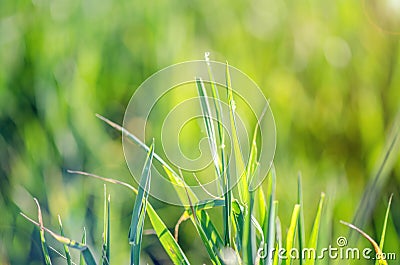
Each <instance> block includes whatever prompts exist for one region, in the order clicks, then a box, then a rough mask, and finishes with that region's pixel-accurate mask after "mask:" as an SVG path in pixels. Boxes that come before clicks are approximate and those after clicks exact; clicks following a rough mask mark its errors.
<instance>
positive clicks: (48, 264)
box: [33, 198, 51, 265]
mask: <svg viewBox="0 0 400 265" xmlns="http://www.w3.org/2000/svg"><path fill="white" fill-rule="evenodd" d="M33 200H34V201H35V203H36V205H37V208H38V220H39V223H38V227H39V229H40V243H41V246H42V253H43V256H44V261H45V263H46V265H51V259H50V256H49V250H48V247H47V243H46V238H45V236H44V227H43V217H42V210H41V209H40V204H39V201H38V200H37V199H36V198H33Z"/></svg>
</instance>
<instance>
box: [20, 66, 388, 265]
mask: <svg viewBox="0 0 400 265" xmlns="http://www.w3.org/2000/svg"><path fill="white" fill-rule="evenodd" d="M209 75H210V80H211V81H212V80H213V76H212V69H211V67H209ZM196 85H197V89H198V93H199V96H200V97H199V100H200V104H201V108H202V111H203V116H204V123H205V125H206V129H207V130H206V131H207V135H208V139H209V144H210V149H211V151H212V153H213V157H214V161H213V162H214V167H215V174H216V177H217V178H218V179H219V180H220V182H221V183H220V185H221V187H222V188H223V196H222V197H221V198H216V199H213V200H210V201H208V202H206V203H201V204H200V203H195V204H193V203H192V201H197V200H194V199H196V195H195V193H194V192H193V191H192V190H191V188H190V187H189V186H187V185H186V184H185V182H184V181H183V180H182V177H181V176H180V174H179V173H178V172H176V171H174V170H173V168H172V167H171V166H170V165H168V163H166V162H165V161H164V160H163V159H162V158H161V157H160V156H158V155H157V154H156V152H155V146H154V140H153V143H152V144H151V145H150V146H147V145H146V144H145V143H143V142H141V141H140V140H139V139H138V138H137V137H135V136H134V135H133V134H131V133H130V132H129V131H127V130H126V129H125V128H123V127H121V126H119V125H118V124H115V123H113V122H112V121H110V120H108V119H106V118H104V117H102V116H100V115H98V117H99V118H100V119H102V120H103V121H105V122H106V123H108V124H109V125H110V126H112V127H114V128H115V129H117V130H119V131H121V132H122V133H123V134H124V135H125V136H127V137H128V138H129V139H130V140H132V141H133V142H134V143H135V144H137V145H139V146H141V147H142V148H143V149H144V150H145V151H146V152H147V158H146V162H145V165H144V167H143V171H142V175H141V178H140V185H139V187H138V188H135V187H133V186H132V185H130V184H128V183H124V182H121V181H119V180H115V179H111V178H104V177H101V176H97V175H94V174H90V173H86V172H80V171H69V172H70V173H74V174H80V175H85V176H90V177H93V178H96V179H100V180H102V181H104V182H108V183H112V184H117V185H122V186H125V187H127V188H129V189H130V190H131V191H132V192H133V194H134V195H135V196H136V199H135V204H134V208H133V210H132V219H131V225H130V229H129V235H128V238H129V244H130V246H131V253H130V264H132V265H138V264H139V263H140V255H141V242H142V236H143V227H144V222H145V216H146V215H147V216H148V218H149V220H150V223H151V225H152V227H153V229H154V231H155V233H156V235H157V237H158V239H159V240H160V242H161V245H162V246H163V248H164V250H165V252H166V253H167V254H168V256H169V257H170V259H171V261H172V262H173V263H174V264H177V265H178V264H191V263H190V262H189V260H188V258H187V257H186V255H185V253H184V252H183V250H182V248H181V246H180V245H179V243H178V231H179V224H180V223H181V222H183V221H185V220H190V221H191V222H192V223H193V225H194V227H195V229H196V231H197V233H198V235H199V237H200V238H201V240H202V242H203V243H204V246H205V249H206V250H207V253H208V255H209V258H210V262H211V263H212V264H216V265H222V264H260V265H275V264H286V265H290V264H292V263H293V260H292V259H291V256H290V255H289V252H290V250H291V249H292V248H293V247H294V246H298V249H299V251H300V252H301V251H302V249H303V248H305V247H307V248H309V249H310V248H311V249H315V250H316V249H317V247H318V235H319V230H320V223H321V216H322V213H323V208H324V201H325V194H324V193H321V197H320V201H319V204H318V207H317V212H316V215H315V217H314V222H313V223H314V224H313V227H312V230H311V234H310V235H309V236H308V240H307V241H306V240H305V239H306V236H305V234H304V211H303V198H302V186H301V177H300V176H299V178H298V201H297V203H296V204H295V205H294V208H293V212H292V217H291V220H290V225H289V227H288V230H287V232H286V235H285V237H284V236H283V234H282V228H281V225H280V219H279V217H278V204H279V203H278V201H277V198H276V181H277V180H276V172H275V169H274V167H273V166H272V168H271V170H270V172H269V175H268V188H267V190H266V191H264V190H263V189H262V186H260V187H259V188H257V189H256V190H254V191H250V190H249V188H248V187H249V186H250V184H251V181H252V176H254V175H255V174H256V173H257V168H258V164H259V163H260V161H258V155H257V154H258V150H257V144H256V143H257V139H256V137H257V130H258V125H257V124H256V126H255V130H254V133H253V139H251V143H252V146H251V150H250V154H249V157H248V161H249V162H248V163H247V165H246V163H245V162H244V158H243V154H242V153H241V150H240V146H239V138H238V135H237V131H236V121H235V111H236V107H235V99H234V95H233V91H232V84H231V78H230V74H229V67H228V65H227V66H226V92H227V98H228V105H229V120H230V123H231V129H232V135H231V136H232V142H233V151H234V155H235V161H236V166H237V167H238V172H244V173H243V174H244V175H243V176H241V178H240V181H239V182H238V185H237V186H236V187H235V189H236V190H237V194H238V196H237V197H235V196H234V193H233V192H232V190H231V188H230V187H231V183H230V181H231V176H230V172H229V170H228V168H227V167H226V161H227V160H228V158H227V154H226V153H225V149H224V148H221V147H222V146H224V144H225V134H224V130H223V128H222V125H220V124H222V123H218V126H217V128H215V127H214V124H213V121H212V119H211V112H212V108H214V109H213V110H214V112H215V113H216V116H217V119H222V112H221V106H220V98H219V95H218V91H217V89H216V87H215V85H214V83H213V82H211V83H210V90H211V94H212V98H213V99H214V102H213V105H210V104H209V102H208V100H207V98H208V95H207V89H206V85H205V83H204V82H203V81H202V80H201V79H199V78H198V79H196ZM154 161H157V163H160V164H161V165H162V166H163V168H164V171H165V175H166V177H167V178H168V179H169V180H170V181H171V182H172V183H174V184H178V185H180V186H183V187H184V190H183V191H182V190H181V189H180V190H176V191H177V194H178V196H179V198H180V200H181V202H182V205H188V206H186V207H185V208H184V211H183V213H182V216H181V218H180V219H179V221H178V224H177V225H176V227H175V236H173V235H172V233H171V232H170V230H169V229H168V227H167V226H166V225H165V223H164V222H163V220H162V219H161V218H160V216H159V215H158V214H157V212H156V211H155V210H154V208H153V207H152V205H151V203H150V202H149V200H148V196H149V191H150V189H151V187H150V178H151V174H150V168H151V166H152V164H153V163H154ZM110 201H111V199H110V196H109V195H108V194H107V192H106V189H105V190H104V229H103V244H102V252H101V253H102V255H101V260H100V261H99V263H97V262H96V261H95V259H94V257H93V255H92V252H91V250H90V249H89V247H88V246H87V245H86V232H84V233H83V238H82V242H81V243H78V242H76V241H73V240H71V239H69V238H67V237H65V235H64V231H63V227H62V222H61V218H59V224H60V234H57V233H55V232H52V231H51V230H49V229H47V228H45V227H44V225H43V222H42V216H41V211H40V206H39V203H38V202H37V200H35V202H36V203H37V205H38V220H39V221H38V222H36V221H34V220H33V219H31V218H29V217H27V216H26V215H24V214H22V215H23V216H24V217H25V218H26V219H28V220H29V221H31V222H32V223H34V224H35V225H37V226H38V227H39V228H40V238H41V244H42V250H43V255H44V262H45V264H47V265H49V264H51V259H50V256H49V254H48V246H47V243H46V239H45V232H47V233H48V234H49V235H51V236H53V237H54V238H55V239H56V240H58V241H59V242H60V243H62V244H63V246H64V252H65V260H66V263H67V264H68V265H70V264H73V262H72V260H71V256H70V254H69V248H73V249H77V250H79V251H80V252H81V260H80V264H81V265H83V264H87V265H97V264H103V265H106V264H110V252H111V251H110V249H111V246H110V230H111V223H110V205H111V202H110ZM213 208H221V210H222V216H223V231H222V233H221V231H218V229H217V228H216V225H215V224H214V223H215V220H212V218H211V217H210V215H209V214H208V211H209V210H210V209H213ZM388 209H389V207H388ZM388 212H389V210H388V211H387V214H386V218H385V225H384V229H383V233H382V239H381V246H380V247H379V246H378V245H377V244H376V243H375V241H373V240H372V239H371V238H370V237H369V236H367V235H366V234H365V233H364V232H362V231H361V230H359V229H358V228H356V227H354V226H352V225H350V224H347V223H344V224H346V225H348V226H349V227H351V228H353V229H356V230H357V231H359V232H360V233H361V234H363V235H364V236H365V237H366V238H367V239H368V240H370V241H371V243H372V244H373V245H374V247H375V250H376V251H377V253H378V252H379V251H380V252H381V249H382V247H383V242H384V237H385V231H386V223H387V218H388ZM275 248H278V249H282V248H283V249H286V251H287V255H286V256H287V259H283V258H282V257H281V256H280V255H278V251H273V249H275ZM260 250H262V251H260ZM315 260H316V256H315V255H314V256H306V257H304V256H303V255H301V256H300V260H299V263H300V264H306V265H314V264H315ZM379 264H387V263H386V261H384V260H381V261H379Z"/></svg>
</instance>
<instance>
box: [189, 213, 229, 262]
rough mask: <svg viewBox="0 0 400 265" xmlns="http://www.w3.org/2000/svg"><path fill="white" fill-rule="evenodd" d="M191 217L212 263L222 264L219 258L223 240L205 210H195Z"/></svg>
mask: <svg viewBox="0 0 400 265" xmlns="http://www.w3.org/2000/svg"><path fill="white" fill-rule="evenodd" d="M193 218H194V219H195V220H194V224H195V227H196V230H197V232H198V233H199V235H200V237H201V239H202V241H203V243H204V246H205V247H206V250H207V252H208V255H209V256H210V259H211V261H212V263H213V264H223V263H222V261H221V259H220V256H221V253H220V250H221V249H222V247H223V246H224V242H223V241H222V238H221V236H220V235H219V233H218V231H217V229H216V228H215V226H214V224H213V223H212V221H211V219H210V217H209V216H208V214H207V212H206V211H204V210H200V211H197V212H196V216H195V217H194V216H193Z"/></svg>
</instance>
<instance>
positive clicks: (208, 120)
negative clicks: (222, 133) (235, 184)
mask: <svg viewBox="0 0 400 265" xmlns="http://www.w3.org/2000/svg"><path fill="white" fill-rule="evenodd" d="M196 85H197V91H198V93H199V96H200V105H201V110H202V112H203V120H204V124H205V126H206V132H207V136H208V142H209V145H210V149H211V155H212V157H213V158H214V159H213V162H214V167H215V171H216V172H217V176H218V177H219V178H220V179H221V180H223V179H222V178H221V177H222V173H221V168H222V165H221V161H220V157H219V155H218V152H217V141H216V136H215V129H214V123H213V119H212V113H211V108H210V104H209V102H208V97H207V91H206V88H205V86H204V83H203V80H201V78H196Z"/></svg>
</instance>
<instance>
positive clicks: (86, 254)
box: [20, 213, 96, 265]
mask: <svg viewBox="0 0 400 265" xmlns="http://www.w3.org/2000/svg"><path fill="white" fill-rule="evenodd" d="M20 214H21V215H22V216H23V217H24V218H25V219H27V220H28V221H30V222H31V223H33V224H35V225H36V226H38V227H41V224H40V222H36V221H35V220H33V219H31V218H29V217H28V216H26V215H25V214H24V213H20ZM42 229H43V231H46V232H47V233H49V234H50V235H51V236H52V237H54V239H56V240H57V241H58V242H60V243H61V244H65V245H67V246H69V247H71V248H74V249H77V250H79V251H81V254H82V256H83V258H84V260H85V262H86V264H87V265H96V261H95V259H94V257H93V255H92V252H91V251H90V249H89V248H88V246H87V245H85V244H82V243H79V242H76V241H75V240H71V239H69V238H67V237H63V236H61V235H58V234H57V233H54V232H53V231H51V230H50V229H48V228H46V227H43V226H42Z"/></svg>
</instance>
